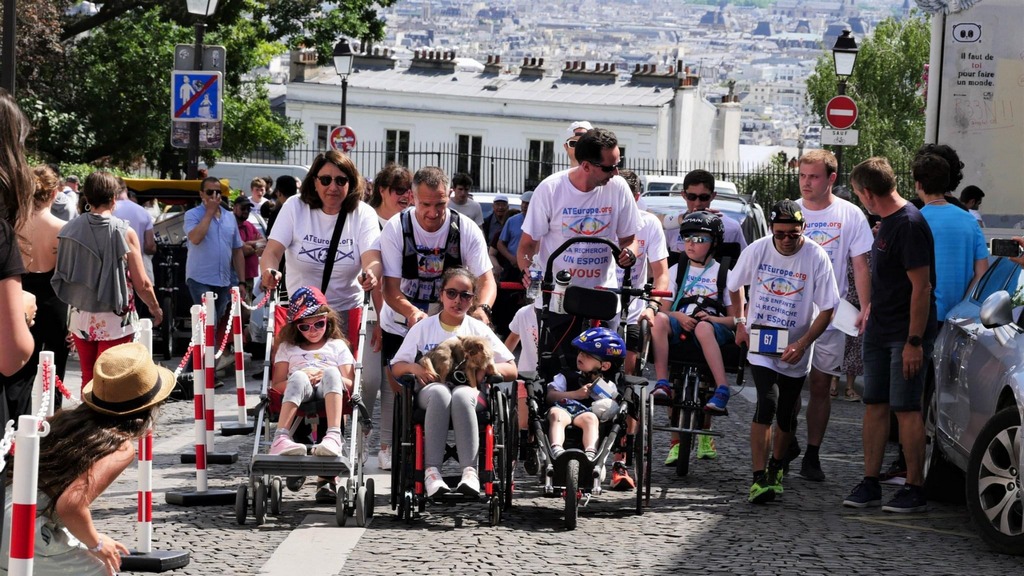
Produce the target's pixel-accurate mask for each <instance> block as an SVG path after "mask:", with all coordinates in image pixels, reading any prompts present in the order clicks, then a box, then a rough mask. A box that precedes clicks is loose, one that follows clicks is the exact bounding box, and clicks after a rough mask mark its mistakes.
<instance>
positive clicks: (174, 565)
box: [121, 550, 191, 572]
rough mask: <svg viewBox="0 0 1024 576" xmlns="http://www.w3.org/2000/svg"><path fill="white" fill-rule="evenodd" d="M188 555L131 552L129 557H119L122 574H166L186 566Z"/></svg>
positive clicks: (175, 552) (182, 551) (165, 551)
mask: <svg viewBox="0 0 1024 576" xmlns="http://www.w3.org/2000/svg"><path fill="white" fill-rule="evenodd" d="M189 560H191V558H190V557H189V553H188V552H187V551H185V550H154V551H152V552H149V553H146V554H143V553H142V552H136V551H135V550H132V551H131V555H128V556H121V571H122V572H166V571H168V570H176V569H178V568H184V567H185V566H188V563H189Z"/></svg>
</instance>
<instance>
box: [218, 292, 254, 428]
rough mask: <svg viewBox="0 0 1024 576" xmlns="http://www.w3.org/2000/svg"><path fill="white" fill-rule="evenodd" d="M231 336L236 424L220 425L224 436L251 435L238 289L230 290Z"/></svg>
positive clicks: (240, 302) (240, 300)
mask: <svg viewBox="0 0 1024 576" xmlns="http://www.w3.org/2000/svg"><path fill="white" fill-rule="evenodd" d="M231 335H232V338H233V339H234V346H235V395H236V396H237V399H238V422H226V423H224V424H221V425H220V433H221V434H223V435H224V436H239V435H242V434H252V431H253V429H254V426H253V424H252V422H251V421H250V420H249V415H248V414H246V411H245V351H244V350H243V349H242V295H241V293H240V291H239V290H238V287H234V288H232V289H231Z"/></svg>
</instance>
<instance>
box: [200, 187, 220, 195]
mask: <svg viewBox="0 0 1024 576" xmlns="http://www.w3.org/2000/svg"><path fill="white" fill-rule="evenodd" d="M203 194H206V195H207V196H215V195H217V194H220V188H211V189H209V190H203Z"/></svg>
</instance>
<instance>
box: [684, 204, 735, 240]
mask: <svg viewBox="0 0 1024 576" xmlns="http://www.w3.org/2000/svg"><path fill="white" fill-rule="evenodd" d="M691 234H710V235H711V243H712V245H713V246H717V245H719V244H721V243H722V238H724V237H725V225H724V224H722V219H721V218H719V217H718V216H715V215H714V214H712V213H711V212H706V211H703V210H701V211H699V212H690V213H689V214H687V215H686V216H685V217H684V218H683V221H682V222H680V223H679V237H680V238H685V237H686V236H689V235H691Z"/></svg>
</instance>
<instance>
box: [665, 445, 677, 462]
mask: <svg viewBox="0 0 1024 576" xmlns="http://www.w3.org/2000/svg"><path fill="white" fill-rule="evenodd" d="M676 460H679V444H678V443H676V444H673V445H672V447H671V448H669V450H668V458H665V466H673V465H675V463H676Z"/></svg>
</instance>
